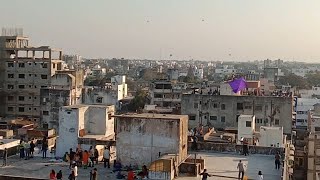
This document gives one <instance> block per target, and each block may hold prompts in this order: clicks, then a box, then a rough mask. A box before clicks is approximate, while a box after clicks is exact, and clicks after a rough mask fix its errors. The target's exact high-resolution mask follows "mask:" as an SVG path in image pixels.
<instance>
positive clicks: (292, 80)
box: [279, 73, 309, 89]
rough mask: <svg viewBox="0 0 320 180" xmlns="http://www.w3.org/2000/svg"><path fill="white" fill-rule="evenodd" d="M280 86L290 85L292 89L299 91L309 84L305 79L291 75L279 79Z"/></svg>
mask: <svg viewBox="0 0 320 180" xmlns="http://www.w3.org/2000/svg"><path fill="white" fill-rule="evenodd" d="M279 83H280V84H281V85H291V86H292V87H297V88H299V89H306V88H308V87H309V84H308V82H307V80H306V79H304V78H303V77H301V76H297V75H295V74H293V73H291V74H289V75H286V76H283V77H281V78H280V79H279Z"/></svg>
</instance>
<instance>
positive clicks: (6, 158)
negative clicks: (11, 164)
mask: <svg viewBox="0 0 320 180" xmlns="http://www.w3.org/2000/svg"><path fill="white" fill-rule="evenodd" d="M7 160H8V149H7V148H4V150H3V166H7Z"/></svg>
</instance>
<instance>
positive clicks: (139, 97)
mask: <svg viewBox="0 0 320 180" xmlns="http://www.w3.org/2000/svg"><path fill="white" fill-rule="evenodd" d="M146 103H147V93H146V92H144V91H142V90H141V89H139V90H137V92H136V95H135V96H134V98H133V99H132V100H131V102H130V103H129V105H128V110H129V111H134V112H136V111H138V110H140V109H143V108H144V105H145V104H146Z"/></svg>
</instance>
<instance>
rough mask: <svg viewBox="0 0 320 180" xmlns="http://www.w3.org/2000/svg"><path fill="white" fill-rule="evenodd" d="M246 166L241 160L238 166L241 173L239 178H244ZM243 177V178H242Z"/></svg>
mask: <svg viewBox="0 0 320 180" xmlns="http://www.w3.org/2000/svg"><path fill="white" fill-rule="evenodd" d="M244 167H245V165H244V164H243V163H242V161H241V160H240V161H239V163H238V166H237V169H238V170H239V174H238V179H241V180H243V176H244ZM240 177H241V178H240Z"/></svg>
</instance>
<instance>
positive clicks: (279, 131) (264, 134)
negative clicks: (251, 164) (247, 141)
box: [259, 126, 285, 147]
mask: <svg viewBox="0 0 320 180" xmlns="http://www.w3.org/2000/svg"><path fill="white" fill-rule="evenodd" d="M277 144H279V147H284V145H285V144H284V142H283V128H282V127H279V128H276V127H263V126H261V127H260V138H259V146H266V147H270V146H271V145H273V146H275V147H277Z"/></svg>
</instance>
